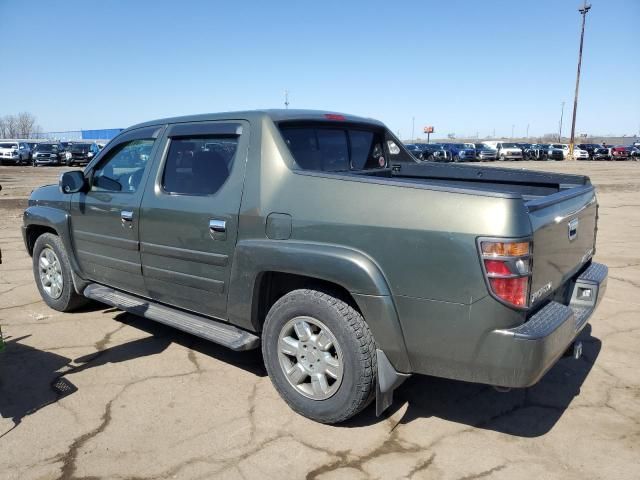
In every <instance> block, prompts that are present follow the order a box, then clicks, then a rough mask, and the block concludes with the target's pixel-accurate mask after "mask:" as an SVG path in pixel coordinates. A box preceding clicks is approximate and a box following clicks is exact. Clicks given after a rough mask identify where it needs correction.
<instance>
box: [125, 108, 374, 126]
mask: <svg viewBox="0 0 640 480" xmlns="http://www.w3.org/2000/svg"><path fill="white" fill-rule="evenodd" d="M265 117H268V118H271V119H272V120H273V121H275V122H282V121H296V120H301V121H304V120H307V121H314V120H316V121H331V120H333V121H345V122H356V123H371V124H375V125H378V126H382V125H383V124H382V122H380V121H378V120H374V119H373V118H365V117H358V116H356V115H350V114H348V113H338V112H331V111H325V110H295V109H291V110H289V109H266V110H247V111H240V112H221V113H201V114H197V115H186V116H182V117H170V118H160V119H158V120H151V121H149V122H144V123H138V124H136V125H132V126H131V127H129V128H127V130H130V129H133V128H140V127H150V126H153V125H163V124H166V123H187V122H206V121H213V120H249V121H251V120H256V121H257V120H260V119H262V118H265Z"/></svg>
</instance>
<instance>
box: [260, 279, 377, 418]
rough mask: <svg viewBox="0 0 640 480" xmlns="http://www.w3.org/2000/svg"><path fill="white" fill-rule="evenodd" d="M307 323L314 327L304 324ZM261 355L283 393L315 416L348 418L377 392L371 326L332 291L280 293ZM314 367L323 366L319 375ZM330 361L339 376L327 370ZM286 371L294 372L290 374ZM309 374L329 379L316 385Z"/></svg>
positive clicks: (269, 318)
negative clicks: (334, 295)
mask: <svg viewBox="0 0 640 480" xmlns="http://www.w3.org/2000/svg"><path fill="white" fill-rule="evenodd" d="M314 322H315V323H314ZM304 324H306V325H307V326H308V327H309V329H306V328H302V327H300V326H301V325H302V326H304ZM294 326H295V327H294ZM298 332H300V333H304V335H302V334H299V333H298ZM322 332H325V333H324V334H323V335H321V333H322ZM309 333H310V334H311V335H310V336H309V335H308V334H309ZM282 339H288V340H286V341H282ZM326 339H329V340H330V342H326V341H325V340H326ZM316 340H317V342H316ZM323 343H324V346H323ZM282 345H286V347H284V349H285V350H288V352H287V353H285V352H283V347H281V346H282ZM326 345H331V346H330V347H326ZM316 347H317V348H316ZM302 348H304V350H303V349H302ZM312 349H313V350H312ZM305 354H306V356H305ZM262 355H263V357H264V363H265V366H266V368H267V372H268V374H269V377H270V378H271V382H272V383H273V386H274V387H275V389H276V390H277V391H278V393H279V394H280V396H281V397H282V398H283V399H284V401H285V402H287V404H288V405H289V406H290V407H291V408H292V409H293V410H294V411H296V412H297V413H299V414H300V415H303V416H305V417H307V418H310V419H311V420H315V421H317V422H320V423H327V424H334V423H340V422H343V421H345V420H347V419H349V418H351V417H352V416H354V415H356V414H357V413H359V412H360V411H362V410H363V409H364V408H365V407H366V406H367V405H368V404H369V403H370V402H371V400H373V398H374V396H375V386H376V375H377V365H376V347H375V342H374V340H373V336H372V335H371V332H370V330H369V327H368V325H367V323H366V322H365V321H364V318H362V315H360V313H358V312H357V311H356V310H355V309H354V308H352V307H351V306H350V305H348V304H347V303H345V302H344V301H342V300H340V299H338V298H336V297H333V296H331V295H329V294H327V293H324V292H320V291H317V290H306V289H305V290H294V291H292V292H289V293H287V294H286V295H284V296H283V297H282V298H280V299H279V300H278V301H277V302H276V303H275V304H274V305H273V306H272V307H271V309H270V310H269V313H268V314H267V318H266V320H265V323H264V328H263V332H262ZM327 358H329V359H330V362H329V361H325V360H326V359H327ZM314 366H316V367H319V368H320V369H322V371H321V372H320V373H315V374H314V373H313V370H312V368H313V367H314ZM329 366H330V367H331V368H332V371H333V373H334V374H335V375H334V376H331V375H329V374H328V373H324V372H328V370H327V369H328V368H329ZM287 370H288V371H290V372H294V373H293V374H292V375H289V376H288V375H287V373H285V372H286V371H287ZM317 371H318V370H316V372H317ZM296 373H297V375H296ZM310 375H314V377H315V378H322V377H324V378H325V380H324V382H321V381H317V382H314V383H315V387H317V388H313V386H312V383H311V378H312V377H311V376H310ZM289 378H291V380H290V379H289ZM330 381H331V383H330ZM294 384H297V386H294Z"/></svg>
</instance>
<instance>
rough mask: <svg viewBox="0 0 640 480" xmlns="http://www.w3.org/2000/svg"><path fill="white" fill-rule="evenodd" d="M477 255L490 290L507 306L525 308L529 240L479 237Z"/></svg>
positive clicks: (528, 271)
mask: <svg viewBox="0 0 640 480" xmlns="http://www.w3.org/2000/svg"><path fill="white" fill-rule="evenodd" d="M480 255H481V257H482V267H483V271H484V274H485V275H486V277H487V284H488V285H489V288H490V289H491V293H493V295H494V296H495V297H497V298H498V299H499V300H501V301H503V302H505V303H507V304H509V305H513V306H515V307H519V308H525V307H527V306H528V304H529V302H528V298H529V283H530V280H531V242H529V241H524V242H523V241H504V240H501V241H489V240H481V241H480Z"/></svg>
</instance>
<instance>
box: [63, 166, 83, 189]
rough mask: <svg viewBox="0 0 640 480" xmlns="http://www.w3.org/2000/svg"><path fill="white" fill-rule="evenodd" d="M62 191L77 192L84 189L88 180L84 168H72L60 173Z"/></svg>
mask: <svg viewBox="0 0 640 480" xmlns="http://www.w3.org/2000/svg"><path fill="white" fill-rule="evenodd" d="M59 185H60V191H61V192H62V193H77V192H80V191H82V190H84V187H85V185H86V180H85V178H84V173H82V170H72V171H70V172H65V173H63V174H62V175H60V182H59Z"/></svg>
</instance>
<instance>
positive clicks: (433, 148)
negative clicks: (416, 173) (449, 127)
mask: <svg viewBox="0 0 640 480" xmlns="http://www.w3.org/2000/svg"><path fill="white" fill-rule="evenodd" d="M425 145H426V146H425V153H424V154H423V155H424V156H425V157H426V158H425V160H427V161H431V162H449V161H451V158H450V156H449V152H448V151H447V150H445V149H444V147H443V145H442V144H440V143H428V144H425Z"/></svg>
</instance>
